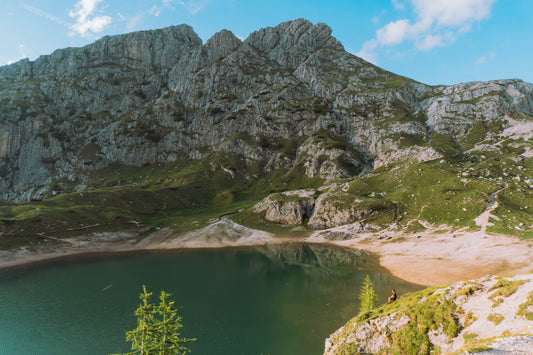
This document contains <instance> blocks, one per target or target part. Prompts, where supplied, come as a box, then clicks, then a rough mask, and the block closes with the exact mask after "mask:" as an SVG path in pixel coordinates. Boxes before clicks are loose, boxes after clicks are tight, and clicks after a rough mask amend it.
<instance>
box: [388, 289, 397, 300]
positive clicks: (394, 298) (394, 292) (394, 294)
mask: <svg viewBox="0 0 533 355" xmlns="http://www.w3.org/2000/svg"><path fill="white" fill-rule="evenodd" d="M396 298H398V296H397V295H396V290H394V289H393V290H392V296H390V297H389V299H388V301H387V303H391V302H394V301H396Z"/></svg>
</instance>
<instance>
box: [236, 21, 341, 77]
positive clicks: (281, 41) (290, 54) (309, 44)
mask: <svg viewBox="0 0 533 355" xmlns="http://www.w3.org/2000/svg"><path fill="white" fill-rule="evenodd" d="M245 42H246V43H249V44H251V45H252V46H254V47H255V48H257V49H259V50H261V51H263V52H265V53H268V55H269V57H270V58H271V59H273V60H276V61H277V62H279V63H280V64H281V65H282V66H284V67H287V68H293V69H294V68H296V67H297V66H298V65H299V64H300V63H301V61H302V59H305V58H307V57H308V56H309V55H310V54H312V53H313V52H315V51H316V50H318V49H320V48H324V47H334V48H337V49H340V50H342V49H343V46H342V45H341V44H340V43H339V41H337V39H336V38H335V37H333V36H331V28H330V27H329V26H328V25H326V24H323V23H317V24H315V25H313V24H312V23H311V22H310V21H308V20H306V19H303V18H299V19H296V20H293V21H287V22H283V23H281V24H279V25H277V26H276V27H266V28H263V29H260V30H259V31H255V32H253V33H252V34H250V36H249V37H248V38H247V39H246V41H245Z"/></svg>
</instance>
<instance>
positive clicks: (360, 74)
mask: <svg viewBox="0 0 533 355" xmlns="http://www.w3.org/2000/svg"><path fill="white" fill-rule="evenodd" d="M532 115H533V86H532V85H531V84H528V83H525V82H522V81H520V80H500V81H493V82H485V83H481V82H479V83H465V84H458V85H454V86H447V87H445V86H437V87H431V86H428V85H424V84H421V83H417V82H415V81H413V80H410V79H407V78H404V77H401V76H398V75H394V74H392V73H389V72H387V71H384V70H382V69H380V68H378V67H376V66H374V65H372V64H370V63H367V62H365V61H364V60H362V59H361V58H358V57H356V56H354V55H352V54H350V53H348V52H346V51H345V50H344V48H343V47H342V45H341V44H340V43H339V42H338V41H337V40H336V39H335V38H334V37H332V36H331V29H330V28H329V27H328V26H327V25H325V24H322V23H318V24H314V25H313V24H312V23H310V22H309V21H307V20H303V19H297V20H294V21H289V22H285V23H282V24H280V25H278V26H276V27H272V28H265V29H261V30H259V31H257V32H254V33H252V34H251V35H250V36H249V37H248V38H247V39H246V40H244V41H241V40H239V39H238V38H237V37H235V36H234V35H233V34H232V33H231V32H229V31H226V30H222V31H220V32H218V33H216V34H215V35H214V36H213V37H212V38H211V39H209V40H208V41H207V42H206V43H205V44H202V41H201V39H200V38H199V37H198V36H197V35H196V34H195V33H194V31H193V30H192V28H191V27H189V26H186V25H180V26H172V27H168V28H164V29H161V30H154V31H143V32H135V33H129V34H125V35H120V36H113V37H104V38H102V39H100V40H98V41H96V42H94V43H92V44H90V45H87V46H85V47H82V48H67V49H60V50H57V51H55V52H54V53H52V54H51V55H45V56H41V57H39V58H38V59H37V60H35V61H33V62H31V61H29V60H27V59H26V60H22V61H20V62H17V63H14V64H12V65H9V66H4V67H0V159H1V161H0V198H2V199H4V200H12V201H18V202H22V201H27V200H30V199H32V198H33V199H35V198H39V199H40V198H46V197H49V196H52V195H53V194H59V193H62V192H65V191H68V190H69V189H70V188H71V187H72V186H73V185H77V186H78V187H77V188H78V189H82V188H83V187H82V186H83V183H84V181H85V180H86V179H87V174H86V172H87V171H90V170H95V169H102V168H105V167H108V166H110V165H112V164H119V165H132V166H143V165H149V164H154V163H169V162H175V161H181V160H191V159H192V160H202V159H204V158H205V157H207V156H212V155H213V154H223V155H225V156H234V157H237V158H238V159H240V160H241V161H242V164H243V166H244V167H245V169H244V170H243V171H241V172H239V173H241V174H245V175H246V179H248V180H253V179H256V178H258V177H259V176H261V175H264V174H272V173H276V172H280V171H283V172H286V173H288V172H291V171H292V172H294V173H295V174H304V175H305V176H306V177H307V178H309V179H313V178H320V179H322V180H325V181H328V180H332V179H338V178H346V177H350V176H355V175H357V174H359V173H361V172H365V171H369V170H372V169H374V168H376V167H379V166H383V165H389V164H391V163H393V162H398V161H403V160H414V161H426V160H433V159H437V158H439V157H441V156H443V154H445V153H446V151H443V149H441V148H442V147H441V146H439V145H438V144H436V143H435V142H436V141H437V139H436V138H435V137H437V136H438V137H440V136H441V135H442V136H445V137H447V139H450V140H451V141H453V142H457V143H458V144H459V143H461V142H462V141H463V140H464V139H465V137H466V136H468V134H469V132H471V131H472V130H473V129H475V128H476V127H478V126H476V125H479V124H481V125H482V126H483V127H484V128H486V127H488V128H490V127H492V126H496V123H498V124H499V125H500V126H501V127H502V128H503V129H505V128H509V127H511V126H512V125H513V122H514V121H512V120H511V118H512V117H515V118H516V117H517V116H518V117H519V118H520V117H522V118H524V117H526V118H527V117H531V116H532ZM483 134H484V135H490V134H494V133H491V130H490V129H486V130H484V131H483ZM221 165H223V164H221ZM252 166H259V168H258V169H259V170H257V169H256V170H257V171H255V172H252V170H253V169H250V167H252ZM219 168H220V169H223V168H225V167H224V166H220V167H219ZM60 181H68V183H58V182H60ZM326 225H327V223H326Z"/></svg>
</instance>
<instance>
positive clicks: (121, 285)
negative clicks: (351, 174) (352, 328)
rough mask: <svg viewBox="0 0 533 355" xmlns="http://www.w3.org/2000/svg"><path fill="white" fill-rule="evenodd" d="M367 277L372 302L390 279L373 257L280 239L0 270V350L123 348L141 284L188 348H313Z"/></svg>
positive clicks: (402, 285) (396, 284)
mask: <svg viewBox="0 0 533 355" xmlns="http://www.w3.org/2000/svg"><path fill="white" fill-rule="evenodd" d="M367 274H369V275H370V277H371V278H372V280H373V282H374V285H375V287H376V291H377V293H378V296H379V302H380V303H384V302H385V301H386V298H387V297H388V296H389V294H390V290H391V288H396V289H397V290H398V293H399V294H400V295H401V294H403V293H405V292H410V291H415V290H418V289H420V288H421V287H420V286H417V285H413V284H410V283H407V282H405V281H403V280H400V279H397V278H395V277H393V276H392V275H391V274H390V273H389V272H388V271H387V270H386V269H383V268H381V267H380V266H379V265H378V263H377V258H376V257H375V256H368V255H362V254H361V253H359V252H358V251H352V250H348V249H344V248H340V247H333V246H324V245H306V244H301V243H295V244H290V245H285V246H282V247H279V246H267V247H253V248H252V247H247V248H222V249H195V250H176V251H157V252H142V253H126V254H125V253H121V254H107V255H86V256H76V257H70V258H68V259H61V260H54V261H48V262H42V263H38V264H33V265H29V266H25V267H18V268H15V269H13V268H12V269H4V270H0V307H1V308H0V309H1V316H0V354H55V355H61V354H109V353H117V352H126V351H128V350H129V349H130V347H129V344H128V343H126V342H125V332H126V331H127V330H130V329H133V328H134V327H135V325H136V323H135V322H136V319H135V317H134V315H133V312H134V310H135V308H136V307H137V305H138V303H139V299H138V294H139V293H140V292H141V288H142V285H143V284H145V285H146V286H147V288H148V290H149V291H152V292H153V293H154V296H155V297H154V296H153V301H154V302H155V301H157V297H158V295H159V291H160V290H166V291H168V292H171V293H172V294H173V296H172V298H173V300H174V301H175V303H176V305H180V306H182V308H181V309H180V314H181V315H182V316H183V324H184V327H185V328H184V332H183V335H185V336H187V337H196V338H198V340H197V342H196V343H194V344H193V345H192V347H191V349H192V354H265V355H266V354H271V355H278V354H280V355H283V354H287V355H288V354H291V355H298V354H311V355H312V354H321V353H322V352H323V350H324V340H325V338H326V337H327V336H328V335H329V334H331V333H332V332H333V331H335V330H336V329H337V328H338V327H340V326H342V325H343V324H344V323H345V322H346V321H348V320H349V319H350V318H351V317H353V316H354V315H355V314H356V313H357V311H358V307H359V304H358V299H357V294H358V290H359V289H360V287H361V284H362V281H363V279H364V278H365V276H366V275H367Z"/></svg>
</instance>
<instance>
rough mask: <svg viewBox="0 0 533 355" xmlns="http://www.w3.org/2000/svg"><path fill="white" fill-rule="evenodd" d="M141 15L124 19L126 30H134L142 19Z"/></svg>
mask: <svg viewBox="0 0 533 355" xmlns="http://www.w3.org/2000/svg"><path fill="white" fill-rule="evenodd" d="M142 19H143V15H142V14H138V15H136V16H133V17H130V18H128V19H127V20H126V31H128V32H131V31H134V30H135V28H136V26H137V25H138V24H139V23H140V22H141V21H142Z"/></svg>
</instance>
